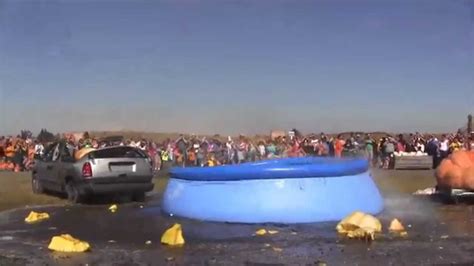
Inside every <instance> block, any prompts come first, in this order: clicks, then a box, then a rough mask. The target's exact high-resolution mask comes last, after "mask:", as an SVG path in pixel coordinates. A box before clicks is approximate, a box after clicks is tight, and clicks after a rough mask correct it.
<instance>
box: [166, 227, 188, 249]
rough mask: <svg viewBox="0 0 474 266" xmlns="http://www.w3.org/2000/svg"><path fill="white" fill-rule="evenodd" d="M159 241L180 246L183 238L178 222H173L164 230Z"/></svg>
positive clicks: (182, 243)
mask: <svg viewBox="0 0 474 266" xmlns="http://www.w3.org/2000/svg"><path fill="white" fill-rule="evenodd" d="M161 243H162V244H165V245H169V246H182V245H184V243H185V241H184V238H183V230H182V228H181V225H180V224H174V225H173V226H172V227H170V228H169V229H168V230H166V231H165V233H164V234H163V236H162V237H161Z"/></svg>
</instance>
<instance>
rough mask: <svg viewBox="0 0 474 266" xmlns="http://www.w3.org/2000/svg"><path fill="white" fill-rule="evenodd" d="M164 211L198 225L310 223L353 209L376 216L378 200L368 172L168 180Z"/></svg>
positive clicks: (337, 217) (379, 206)
mask: <svg viewBox="0 0 474 266" xmlns="http://www.w3.org/2000/svg"><path fill="white" fill-rule="evenodd" d="M163 210H164V211H165V212H167V213H170V214H173V215H176V216H180V217H186V218H191V219H197V220H204V221H217V222H235V223H266V222H269V223H288V224H289V223H313V222H327V221H339V220H341V219H342V218H344V217H345V216H347V215H349V214H350V213H352V212H354V211H363V212H366V213H370V214H374V215H375V214H378V213H380V212H381V211H382V210H383V199H382V197H381V195H380V192H379V190H378V188H377V186H376V185H375V183H374V181H373V179H372V177H371V175H370V172H369V171H367V172H364V173H361V174H357V175H348V176H339V177H327V178H325V177H316V178H308V177H306V178H289V179H264V180H239V181H190V180H183V179H176V178H170V180H169V183H168V186H167V188H166V190H165V193H164V196H163Z"/></svg>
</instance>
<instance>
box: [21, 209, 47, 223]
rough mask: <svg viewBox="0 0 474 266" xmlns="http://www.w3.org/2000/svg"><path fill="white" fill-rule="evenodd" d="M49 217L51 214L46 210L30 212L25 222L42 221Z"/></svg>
mask: <svg viewBox="0 0 474 266" xmlns="http://www.w3.org/2000/svg"><path fill="white" fill-rule="evenodd" d="M46 219H49V214H48V213H46V212H34V211H32V212H30V214H29V215H28V216H27V217H26V218H25V222H26V223H29V224H32V223H37V222H41V221H43V220H46Z"/></svg>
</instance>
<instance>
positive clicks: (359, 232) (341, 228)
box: [336, 212, 382, 240]
mask: <svg viewBox="0 0 474 266" xmlns="http://www.w3.org/2000/svg"><path fill="white" fill-rule="evenodd" d="M336 230H337V232H338V233H340V234H343V235H345V236H347V237H348V238H356V239H365V240H374V239H375V233H380V232H382V224H381V223H380V221H379V220H378V219H377V218H375V217H374V216H372V215H370V214H365V213H363V212H354V213H352V214H350V215H349V216H347V217H346V218H344V219H342V221H341V222H339V224H337V226H336Z"/></svg>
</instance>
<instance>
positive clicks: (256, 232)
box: [255, 228, 278, 236]
mask: <svg viewBox="0 0 474 266" xmlns="http://www.w3.org/2000/svg"><path fill="white" fill-rule="evenodd" d="M266 234H269V235H274V234H278V231H277V230H266V229H263V228H262V229H258V230H257V231H255V235H257V236H263V235H266Z"/></svg>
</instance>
